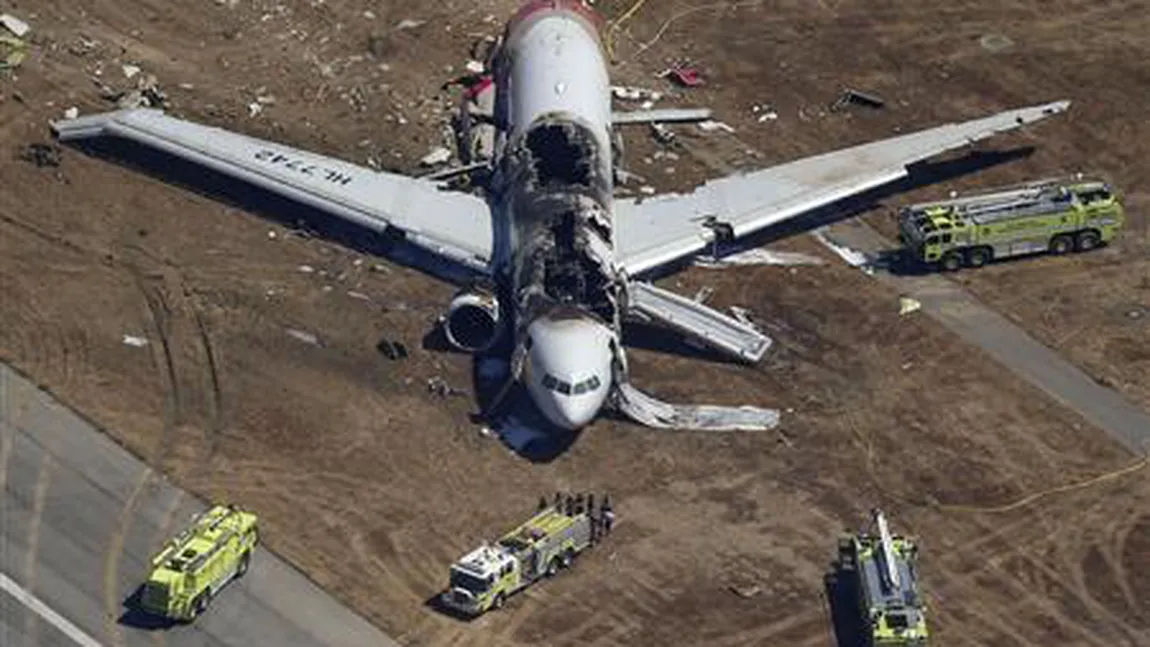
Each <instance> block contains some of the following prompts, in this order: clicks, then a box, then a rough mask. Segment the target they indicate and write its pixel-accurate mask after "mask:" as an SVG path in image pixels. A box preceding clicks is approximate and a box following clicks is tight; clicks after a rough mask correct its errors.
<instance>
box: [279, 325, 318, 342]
mask: <svg viewBox="0 0 1150 647" xmlns="http://www.w3.org/2000/svg"><path fill="white" fill-rule="evenodd" d="M285 330H286V332H287V334H288V336H289V337H291V338H292V339H295V340H297V341H302V342H303V343H305V344H311V345H312V346H319V338H318V337H316V336H315V335H313V334H311V333H310V332H304V331H302V330H296V329H295V328H287V329H285Z"/></svg>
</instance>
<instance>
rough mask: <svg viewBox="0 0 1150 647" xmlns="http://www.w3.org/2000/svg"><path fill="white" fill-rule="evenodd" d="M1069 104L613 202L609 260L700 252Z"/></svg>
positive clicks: (648, 263) (636, 269) (629, 265)
mask: <svg viewBox="0 0 1150 647" xmlns="http://www.w3.org/2000/svg"><path fill="white" fill-rule="evenodd" d="M1069 106H1070V102H1069V101H1059V102H1056V103H1049V104H1046V105H1041V106H1033V107H1029V108H1021V109H1017V110H1009V111H1006V112H1001V113H999V114H996V115H993V116H990V117H986V118H983V119H976V120H973V121H967V122H963V123H952V124H947V125H945V126H939V127H937V128H931V129H929V130H923V131H920V132H917V133H912V134H909V135H902V136H900V137H892V138H890V139H884V140H881V141H877V142H872V143H869V144H862V145H860V146H855V147H853V148H846V149H843V150H839V151H835V152H832V153H826V154H824V155H817V156H814V157H808V158H805V159H801V160H797V161H794V162H789V163H786V164H781V165H779V166H774V167H771V168H768V169H764V170H760V171H754V172H751V173H741V174H736V175H731V176H728V177H725V178H721V179H718V180H713V181H711V182H707V183H705V184H703V185H702V186H700V187H699V188H697V189H696V190H695V191H694V192H692V193H690V194H686V195H683V194H675V193H671V194H665V195H660V196H654V197H650V198H642V199H639V200H636V199H626V200H618V201H616V202H615V256H616V260H617V262H618V263H619V264H620V266H621V267H622V268H623V269H624V270H626V272H627V273H628V274H629V275H631V276H635V275H636V274H639V273H641V272H644V271H646V270H649V269H653V268H657V267H659V266H661V265H665V264H667V263H670V262H673V261H675V260H678V259H680V258H683V257H685V256H688V255H691V254H695V253H697V252H699V251H701V250H703V249H704V248H705V247H706V246H707V245H708V244H709V243H710V242H711V241H712V240H713V239H714V237H715V235H716V232H715V229H716V226H719V227H722V228H723V229H727V232H728V233H730V234H733V236H734V237H735V238H739V237H741V236H745V235H747V234H750V233H752V232H755V231H758V230H760V229H763V228H764V227H767V226H770V225H776V224H778V223H780V222H783V221H785V220H787V219H789V218H793V217H795V216H798V215H801V214H803V213H806V212H809V211H811V210H813V209H816V208H818V207H822V206H825V205H828V204H831V203H833V202H836V201H838V200H842V199H844V198H847V197H850V196H852V195H855V194H858V193H862V192H863V191H867V190H869V189H873V188H876V187H879V186H882V185H884V184H887V183H890V182H893V181H895V180H898V179H900V178H903V177H905V176H906V175H907V172H908V171H907V166H909V165H911V164H914V163H915V162H920V161H923V160H925V159H927V158H930V157H933V156H935V155H937V154H939V153H943V152H945V151H948V150H952V149H956V148H960V147H962V146H964V145H966V144H971V143H973V142H976V141H978V140H980V139H985V138H987V137H990V136H992V135H995V134H998V133H1001V132H1006V131H1008V130H1013V129H1015V128H1018V127H1020V126H1022V125H1024V124H1028V123H1030V122H1033V121H1038V120H1040V119H1044V118H1046V117H1048V116H1050V115H1053V114H1057V113H1060V112H1063V111H1065V110H1066V109H1067V108H1068V107H1069Z"/></svg>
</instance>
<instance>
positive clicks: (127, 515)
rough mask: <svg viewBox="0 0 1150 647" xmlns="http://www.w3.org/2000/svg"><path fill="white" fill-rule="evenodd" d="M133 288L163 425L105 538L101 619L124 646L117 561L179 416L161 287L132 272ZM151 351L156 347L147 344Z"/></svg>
mask: <svg viewBox="0 0 1150 647" xmlns="http://www.w3.org/2000/svg"><path fill="white" fill-rule="evenodd" d="M134 278H135V280H136V288H137V289H138V290H139V292H140V293H141V294H142V295H143V297H144V303H145V306H146V308H147V317H146V319H147V321H148V323H149V324H150V326H149V327H150V328H151V330H152V332H153V333H154V335H155V338H156V339H157V340H158V341H159V350H158V351H157V350H153V352H152V354H151V356H152V365H153V367H154V368H155V369H156V372H157V374H158V375H159V377H160V379H159V383H160V388H161V389H162V390H163V396H164V397H163V402H164V405H163V415H162V424H161V428H160V431H159V433H158V434H157V436H156V439H155V440H154V441H153V442H152V443H151V447H150V448H149V450H148V451H147V452H146V453H145V455H144V456H143V458H144V470H143V472H142V473H141V475H140V478H139V479H138V480H137V481H136V485H135V487H134V488H133V489H132V492H131V493H130V494H129V495H128V498H127V500H126V501H125V502H124V507H123V509H122V510H121V512H120V519H119V523H118V524H117V527H116V530H114V531H113V533H112V536H111V537H109V539H108V547H107V549H106V551H105V553H104V611H105V614H104V618H105V633H106V634H107V635H108V636H109V639H110V640H111V641H112V644H113V645H123V644H124V636H123V627H122V626H121V625H120V624H119V623H118V622H116V618H117V614H116V611H117V609H118V608H119V605H120V602H121V596H120V593H121V592H120V591H119V590H118V572H119V564H120V558H121V557H122V555H123V552H124V538H125V537H126V536H127V533H128V530H129V528H130V526H131V522H132V519H133V516H134V513H135V508H136V504H137V502H138V500H139V497H140V495H141V494H143V492H144V489H145V488H146V487H147V485H148V483H149V482H150V480H151V479H152V478H153V476H154V475H155V474H156V473H158V472H161V471H162V468H163V462H164V457H165V454H166V453H167V452H168V450H169V443H168V441H169V439H170V438H171V435H172V433H173V430H174V429H175V427H176V425H177V424H178V419H179V416H180V407H181V403H180V385H179V380H178V378H177V375H176V365H175V360H174V355H173V351H172V341H171V314H172V312H171V308H170V307H169V304H168V301H167V297H166V295H165V292H164V289H163V287H154V286H151V285H149V284H148V283H146V281H145V277H144V276H142V275H141V274H139V273H134ZM150 346H151V347H152V348H153V349H154V348H156V346H155V344H152V345H150Z"/></svg>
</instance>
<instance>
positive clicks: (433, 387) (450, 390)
mask: <svg viewBox="0 0 1150 647" xmlns="http://www.w3.org/2000/svg"><path fill="white" fill-rule="evenodd" d="M427 390H428V391H430V392H431V393H434V394H435V395H438V396H440V397H443V398H446V397H448V396H452V395H467V391H466V390H464V389H457V388H455V387H453V386H451V385H450V384H448V383H447V380H445V379H443V378H442V377H439V376H438V375H437V376H435V377H433V378H430V379H428V380H427Z"/></svg>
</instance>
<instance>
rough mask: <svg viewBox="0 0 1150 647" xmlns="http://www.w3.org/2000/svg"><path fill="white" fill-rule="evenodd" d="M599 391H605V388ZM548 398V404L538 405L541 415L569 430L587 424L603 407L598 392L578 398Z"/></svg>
mask: <svg viewBox="0 0 1150 647" xmlns="http://www.w3.org/2000/svg"><path fill="white" fill-rule="evenodd" d="M601 393H606V390H603V391H602V392H601ZM549 399H550V400H551V402H549V403H548V404H549V405H550V406H543V407H540V408H541V409H542V410H543V415H545V416H547V419H548V420H550V421H551V422H552V423H554V424H556V425H558V426H560V427H562V428H564V429H567V430H570V431H574V430H576V429H581V428H582V427H585V426H587V423H589V422H591V421H592V420H593V419H594V418H595V416H596V415H598V413H599V409H601V408H602V407H603V397H602V395H600V394H593V395H591V396H582V397H579V398H565V397H563V396H551V397H549Z"/></svg>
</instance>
